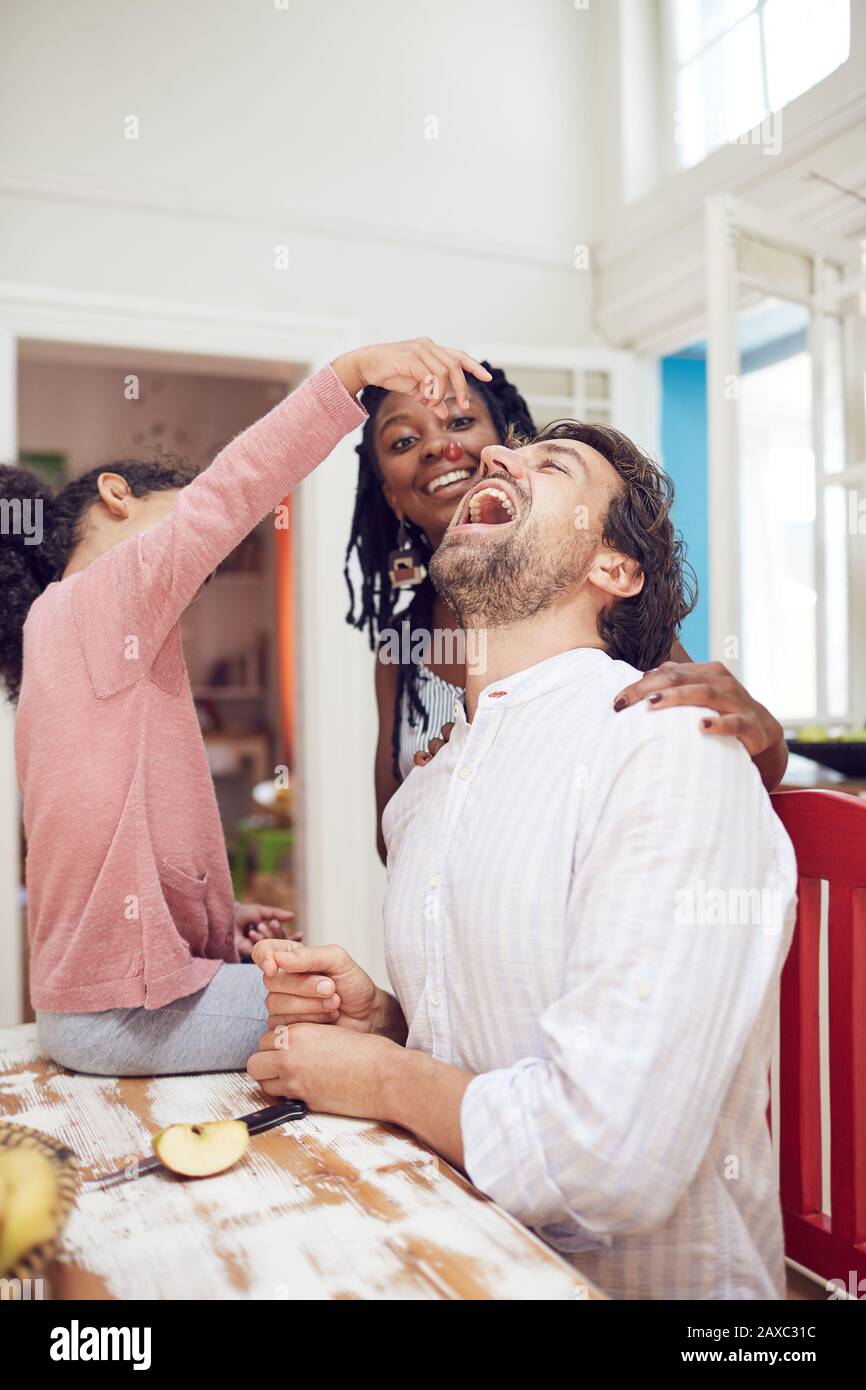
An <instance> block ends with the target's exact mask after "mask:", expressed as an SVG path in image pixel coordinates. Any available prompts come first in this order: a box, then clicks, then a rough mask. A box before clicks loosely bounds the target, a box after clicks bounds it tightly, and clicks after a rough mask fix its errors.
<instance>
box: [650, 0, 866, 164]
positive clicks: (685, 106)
mask: <svg viewBox="0 0 866 1390" xmlns="http://www.w3.org/2000/svg"><path fill="white" fill-rule="evenodd" d="M665 20H666V31H667V32H666V39H667V46H668V53H669V55H670V60H671V69H670V71H671V73H672V79H673V94H672V95H673V112H674V115H673V119H674V143H675V147H676V160H677V164H678V165H679V167H680V168H688V167H690V166H691V165H693V164H697V163H699V162H700V161H701V160H702V159H704V158H706V156H707V155H708V154H710V153H711V151H712V150H715V149H718V147H719V146H720V145H724V144H728V143H735V142H736V141H738V140H739V139H741V138H743V137H744V136H745V135H746V134H747V132H749V131H751V130H753V129H754V128H755V127H756V126H758V125H760V123H761V122H762V121H763V119H764V117H765V116H767V115H769V113H770V112H772V111H779V110H781V108H782V107H783V106H785V105H786V104H787V103H788V102H789V101H793V99H794V98H795V97H798V96H800V95H801V94H802V93H803V92H806V91H808V90H809V88H810V87H814V86H815V84H816V83H818V82H820V81H821V80H822V78H825V77H827V76H828V75H829V74H830V73H831V72H833V71H835V69H836V68H838V67H839V66H840V65H841V64H842V63H844V62H845V60H846V58H847V57H848V53H849V48H850V37H851V16H850V0H665Z"/></svg>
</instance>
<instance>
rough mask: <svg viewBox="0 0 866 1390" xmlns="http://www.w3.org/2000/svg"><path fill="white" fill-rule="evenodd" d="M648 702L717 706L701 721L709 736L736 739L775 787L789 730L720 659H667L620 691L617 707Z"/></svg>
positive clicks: (651, 704)
mask: <svg viewBox="0 0 866 1390" xmlns="http://www.w3.org/2000/svg"><path fill="white" fill-rule="evenodd" d="M639 700H646V702H647V704H648V705H649V707H650V709H669V708H670V707H671V706H672V705H695V706H699V707H702V708H704V709H711V710H715V711H716V714H715V715H714V716H712V715H706V716H705V717H704V718H703V719H702V720H701V730H702V732H703V733H705V734H717V735H720V736H721V737H723V738H738V739H739V740H740V743H742V745H743V747H744V748H745V750H746V752H747V753H748V754H749V757H750V758H751V759H752V760H753V762H755V763H757V764H758V769H759V771H760V773H761V776H762V778H763V780H764V785H765V786H766V787H767V788H768V789H772V788H773V787H774V786H776V785H777V783H778V782H779V781H780V780H781V777H782V774H783V773H784V771H785V767H786V766H787V761H788V753H787V747H786V744H785V731H784V729H783V728H782V726H781V724H780V723H779V721H778V719H776V718H775V716H774V715H772V714H771V713H770V711H769V710H768V709H766V708H765V707H764V705H762V704H759V702H758V701H757V700H755V699H754V698H753V697H752V696H751V695H750V694H749V692H748V690H746V688H745V686H744V685H741V684H740V682H739V681H738V680H737V678H736V676H734V675H732V674H731V672H730V671H729V670H728V668H727V666H724V665H723V664H722V662H720V661H707V662H698V661H665V662H664V663H663V664H662V665H661V666H658V667H656V668H655V670H652V671H647V673H646V675H644V676H641V678H640V680H637V681H634V682H633V683H632V684H631V685H628V686H626V688H625V690H621V691H620V692H619V694H618V695H617V697H616V699H615V700H614V702H613V707H614V709H615V710H617V711H620V710H624V709H627V708H628V706H629V705H634V704H637V702H638V701H639Z"/></svg>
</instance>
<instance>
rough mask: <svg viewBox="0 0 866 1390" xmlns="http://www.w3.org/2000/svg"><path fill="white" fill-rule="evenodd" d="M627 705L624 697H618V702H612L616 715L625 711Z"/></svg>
mask: <svg viewBox="0 0 866 1390" xmlns="http://www.w3.org/2000/svg"><path fill="white" fill-rule="evenodd" d="M627 704H628V701H627V700H626V699H625V698H624V696H622V695H620V697H619V699H618V700H614V702H613V707H614V710H615V711H616V713H617V714H619V712H620V710H621V709H625V707H626V705H627Z"/></svg>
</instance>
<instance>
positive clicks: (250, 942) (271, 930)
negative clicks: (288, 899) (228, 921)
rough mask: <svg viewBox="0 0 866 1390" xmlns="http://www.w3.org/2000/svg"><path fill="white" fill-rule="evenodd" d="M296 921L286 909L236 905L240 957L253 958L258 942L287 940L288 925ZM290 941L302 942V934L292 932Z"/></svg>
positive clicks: (237, 940) (255, 904)
mask: <svg viewBox="0 0 866 1390" xmlns="http://www.w3.org/2000/svg"><path fill="white" fill-rule="evenodd" d="M294 920H295V914H294V912H289V911H288V910H287V909H286V908H284V907H262V905H261V904H260V903H235V945H236V946H237V948H238V954H239V955H240V956H244V957H246V956H251V955H252V953H253V947H254V946H255V945H256V943H257V942H258V941H266V940H268V939H269V938H271V937H277V938H279V940H281V941H283V940H285V939H286V930H285V927H286V924H287V923H289V922H293V921H294ZM288 939H289V941H300V940H301V933H300V932H292V934H291V935H290V936H289V937H288Z"/></svg>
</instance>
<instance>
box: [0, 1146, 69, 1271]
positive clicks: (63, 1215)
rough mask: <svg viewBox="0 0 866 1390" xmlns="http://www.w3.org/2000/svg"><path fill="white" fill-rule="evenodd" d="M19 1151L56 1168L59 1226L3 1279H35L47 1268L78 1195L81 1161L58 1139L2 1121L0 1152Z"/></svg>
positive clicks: (23, 1257) (57, 1221) (27, 1252)
mask: <svg viewBox="0 0 866 1390" xmlns="http://www.w3.org/2000/svg"><path fill="white" fill-rule="evenodd" d="M16 1148H19V1149H26V1150H29V1151H30V1152H31V1153H40V1154H42V1155H43V1156H44V1157H45V1158H47V1159H48V1160H49V1161H50V1162H51V1163H52V1164H53V1165H54V1168H55V1172H56V1175H57V1198H56V1203H57V1205H56V1213H55V1215H56V1222H55V1229H54V1235H53V1236H51V1237H50V1238H49V1239H48V1240H43V1241H41V1242H40V1243H39V1244H38V1245H34V1246H33V1247H32V1249H30V1250H28V1251H26V1253H25V1254H24V1255H22V1256H21V1257H20V1259H19V1260H18V1262H17V1263H16V1264H15V1265H13V1267H12V1268H11V1269H0V1275H2V1277H3V1278H4V1279H9V1278H12V1279H28V1278H32V1276H33V1275H34V1274H38V1273H39V1272H40V1271H41V1270H43V1269H44V1268H45V1266H46V1264H47V1263H48V1261H49V1260H50V1259H51V1258H52V1256H53V1255H54V1253H55V1251H56V1249H57V1246H58V1243H59V1238H60V1233H61V1231H62V1230H63V1227H64V1226H65V1225H66V1221H67V1219H68V1217H69V1213H70V1211H71V1210H72V1208H73V1206H74V1205H75V1197H76V1194H77V1192H78V1181H79V1174H78V1159H77V1158H76V1156H75V1154H74V1153H73V1152H72V1150H71V1149H67V1147H66V1145H65V1144H62V1143H61V1142H60V1140H59V1139H52V1138H51V1136H50V1135H48V1134H42V1133H41V1132H40V1131H39V1130H38V1129H28V1128H27V1126H26V1125H13V1124H9V1123H7V1122H6V1121H5V1120H2V1121H0V1150H2V1149H16ZM0 1220H2V1212H0Z"/></svg>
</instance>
